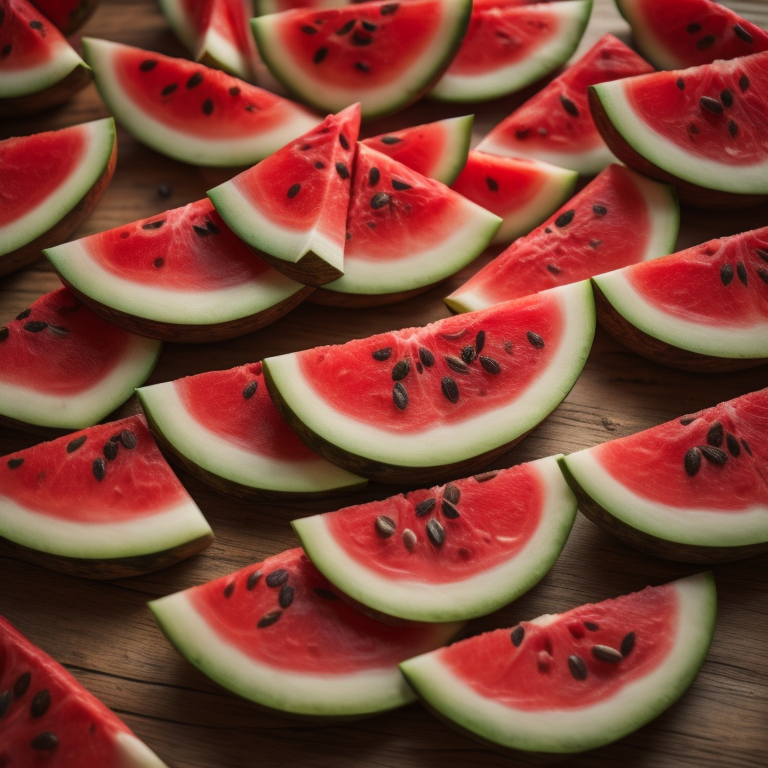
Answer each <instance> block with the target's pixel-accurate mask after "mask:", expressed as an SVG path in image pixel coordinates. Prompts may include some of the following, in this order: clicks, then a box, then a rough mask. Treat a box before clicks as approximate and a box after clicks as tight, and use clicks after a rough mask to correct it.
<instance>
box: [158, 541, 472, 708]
mask: <svg viewBox="0 0 768 768" xmlns="http://www.w3.org/2000/svg"><path fill="white" fill-rule="evenodd" d="M149 607H150V608H151V609H152V612H153V613H154V615H155V619H156V620H157V622H158V624H159V625H160V628H161V629H162V631H163V632H164V633H165V635H166V636H167V638H168V639H169V640H170V642H171V643H172V644H173V645H174V646H175V647H176V649H177V650H178V651H179V653H181V655H182V656H185V657H186V658H187V659H188V660H189V661H190V662H191V663H192V664H194V665H195V666H196V667H197V668H198V669H200V670H201V671H202V672H203V673H204V674H206V675H208V677H210V678H211V679H213V680H215V681H216V682H217V683H219V684H220V685H223V686H224V687H225V688H228V689H229V690H231V691H233V692H234V693H236V694H238V695H240V696H243V697H245V698H247V699H250V700H252V701H255V702H257V703H258V704H261V705H262V706H265V707H270V708H273V709H277V710H280V711H283V712H287V713H290V714H294V715H321V716H333V717H345V716H346V717H349V716H356V717H360V716H363V715H369V714H374V713H376V712H381V711H384V710H388V709H394V708H395V707H399V706H402V705H403V704H407V703H408V702H410V701H413V699H414V698H415V697H414V694H413V692H412V691H411V690H410V689H409V688H408V686H407V685H406V684H405V681H404V680H403V678H402V676H401V675H400V673H399V671H398V669H397V665H398V663H399V662H400V661H403V660H404V659H406V658H408V657H409V656H412V655H413V654H415V653H422V652H424V651H426V650H428V649H429V650H431V649H434V648H436V647H437V646H439V645H442V644H443V643H445V642H447V641H448V640H449V639H450V638H451V637H452V636H453V635H455V634H456V632H457V631H458V630H459V629H460V628H461V624H416V623H407V624H401V625H399V626H392V625H390V624H383V623H381V622H380V621H377V620H376V619H373V618H370V617H369V616H366V615H365V614H363V613H361V612H360V611H358V610H356V609H355V608H353V607H352V606H350V605H348V604H347V603H346V602H345V601H344V600H340V599H339V596H338V594H337V593H336V591H335V590H334V589H333V587H332V586H331V584H330V583H329V582H328V581H327V580H326V579H325V578H324V577H323V576H322V575H321V574H320V573H319V572H318V571H317V569H316V568H315V567H314V566H313V565H312V563H310V561H309V558H308V557H307V556H306V555H305V554H304V552H303V551H302V550H300V549H292V550H288V551H287V552H282V553H281V554H279V555H275V556H274V557H270V558H268V559H267V560H265V561H264V562H263V563H258V564H256V565H252V566H249V567H247V568H243V569H242V570H240V571H237V572H236V573H233V574H230V575H228V576H223V577H221V578H219V579H215V580H214V581H211V582H208V583H207V584H203V585H201V586H199V587H193V588H192V589H188V590H185V591H184V592H178V593H176V594H173V595H169V596H167V597H162V598H160V599H159V600H154V601H152V602H151V603H150V604H149Z"/></svg>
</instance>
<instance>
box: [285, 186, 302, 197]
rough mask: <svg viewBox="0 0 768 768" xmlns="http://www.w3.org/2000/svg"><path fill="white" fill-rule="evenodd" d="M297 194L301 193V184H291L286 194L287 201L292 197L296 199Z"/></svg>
mask: <svg viewBox="0 0 768 768" xmlns="http://www.w3.org/2000/svg"><path fill="white" fill-rule="evenodd" d="M299 192H301V184H293V185H292V186H291V187H289V189H288V192H287V195H288V199H289V200H292V199H293V198H294V197H296V195H298V194H299Z"/></svg>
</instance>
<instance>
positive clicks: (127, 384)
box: [0, 334, 162, 429]
mask: <svg viewBox="0 0 768 768" xmlns="http://www.w3.org/2000/svg"><path fill="white" fill-rule="evenodd" d="M161 346H162V345H161V343H160V342H159V341H155V340H154V339H145V338H143V337H141V336H135V335H133V334H131V338H130V340H129V342H128V346H127V348H126V350H125V353H124V355H123V357H122V359H121V360H120V361H119V362H118V363H117V365H115V367H114V368H113V369H112V370H111V371H110V372H109V373H108V374H107V375H106V376H104V377H102V378H101V379H99V381H98V382H96V383H95V384H94V385H93V386H92V387H89V388H88V389H85V390H81V391H80V392H78V393H76V394H72V395H66V394H49V393H47V392H42V391H40V390H37V389H32V388H31V387H25V386H19V385H17V384H12V383H10V382H7V381H2V380H1V379H0V415H2V416H7V417H8V418H11V419H16V420H17V421H23V422H26V423H27V424H37V425H40V426H45V427H52V428H56V429H83V428H85V427H90V426H93V425H94V424H96V422H98V421H100V420H101V419H103V418H104V417H105V416H106V415H107V414H108V413H110V411H113V410H114V409H115V408H117V406H118V405H121V404H122V403H124V402H125V401H126V400H127V399H128V398H129V397H130V396H131V395H132V394H133V390H134V389H135V387H137V386H139V385H140V384H142V383H143V382H144V381H145V380H146V379H147V377H148V376H149V374H150V373H151V372H152V369H153V368H154V367H155V363H156V362H157V358H158V356H159V354H160V348H161Z"/></svg>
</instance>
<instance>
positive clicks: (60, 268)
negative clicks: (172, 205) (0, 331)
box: [45, 199, 312, 343]
mask: <svg viewBox="0 0 768 768" xmlns="http://www.w3.org/2000/svg"><path fill="white" fill-rule="evenodd" d="M158 254H163V256H162V257H158ZM45 255H46V256H47V257H48V260H49V261H50V262H51V263H52V264H53V266H54V268H55V269H56V271H57V272H58V274H59V277H61V279H62V281H63V282H64V283H65V284H66V285H67V286H68V287H69V288H70V289H71V290H72V291H73V292H74V293H75V294H76V295H77V296H78V298H80V299H81V300H82V301H83V302H84V303H85V304H87V305H88V307H90V308H91V309H92V310H93V311H94V312H96V314H98V315H100V316H101V317H103V318H104V319H105V320H107V321H109V322H111V323H113V324H114V325H117V326H118V327H120V328H123V329H125V330H127V331H130V332H131V333H137V334H140V335H141V336H147V337H148V338H152V339H159V340H161V341H179V342H188V343H189V342H194V343H201V342H210V341H219V340H222V339H231V338H234V337H236V336H242V335H243V334H245V333H250V332H252V331H255V330H257V329H259V328H263V327H264V326H265V325H268V324H269V323H272V322H274V321H275V320H278V319H279V318H280V317H282V316H283V315H285V314H287V313H288V312H289V311H290V310H291V309H293V308H294V307H295V306H297V305H298V304H300V303H301V302H302V301H303V300H304V299H305V298H306V297H307V296H308V295H309V294H310V293H311V292H312V289H311V288H308V287H306V286H304V285H301V284H300V283H297V282H295V281H293V280H291V279H290V278H288V277H285V276H284V275H281V274H280V273H279V272H277V271H276V270H274V269H272V268H271V267H270V266H269V265H268V264H266V263H265V262H263V261H262V260H260V259H256V258H254V256H253V253H252V252H251V251H250V249H249V248H247V247H246V246H245V245H244V244H243V243H242V242H241V241H240V240H239V239H238V238H237V237H236V236H235V234H234V233H233V232H232V231H231V230H230V229H229V228H228V227H227V226H226V224H225V223H224V222H223V221H222V220H221V217H220V216H219V215H218V214H217V212H216V211H215V210H214V208H213V204H212V203H211V202H210V200H208V199H204V200H198V201H196V202H194V203H190V204H189V205H186V206H184V207H182V208H176V209H174V210H171V211H166V212H165V213H162V214H159V215H156V216H150V217H149V218H147V219H141V220H140V221H136V222H133V223H131V224H126V225H124V226H122V227H117V228H115V229H111V230H108V231H106V232H101V233H99V234H96V235H91V236H89V237H84V238H81V239H80V240H75V241H73V242H70V243H64V244H63V245H58V246H56V247H54V248H47V249H46V250H45Z"/></svg>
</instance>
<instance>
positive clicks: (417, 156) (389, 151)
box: [360, 115, 475, 186]
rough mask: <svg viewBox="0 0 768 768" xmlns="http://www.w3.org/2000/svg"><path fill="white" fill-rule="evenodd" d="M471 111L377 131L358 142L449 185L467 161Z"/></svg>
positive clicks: (470, 131)
mask: <svg viewBox="0 0 768 768" xmlns="http://www.w3.org/2000/svg"><path fill="white" fill-rule="evenodd" d="M474 118H475V116H474V115H463V116H462V117H448V118H446V119H445V120H436V121H435V122H433V123H424V124H423V125H416V126H413V127H411V128H402V129H401V130H399V131H391V132H389V133H380V134H379V135H377V136H371V137H370V138H368V139H362V140H361V142H360V143H361V144H365V146H366V147H370V148H371V149H375V150H376V151H377V152H381V153H382V154H383V155H387V157H391V158H392V159H393V160H397V162H398V163H402V164H403V165H407V166H408V167H409V168H411V169H412V170H414V171H416V172H417V173H420V174H421V175H422V176H426V177H427V178H430V179H435V180H436V181H441V182H442V183H443V184H447V185H448V186H450V185H451V184H453V182H454V180H455V179H456V177H457V176H458V175H459V173H460V172H461V169H462V168H463V167H464V164H465V163H466V161H467V153H468V152H469V144H470V141H471V140H472V122H473V121H474Z"/></svg>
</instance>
